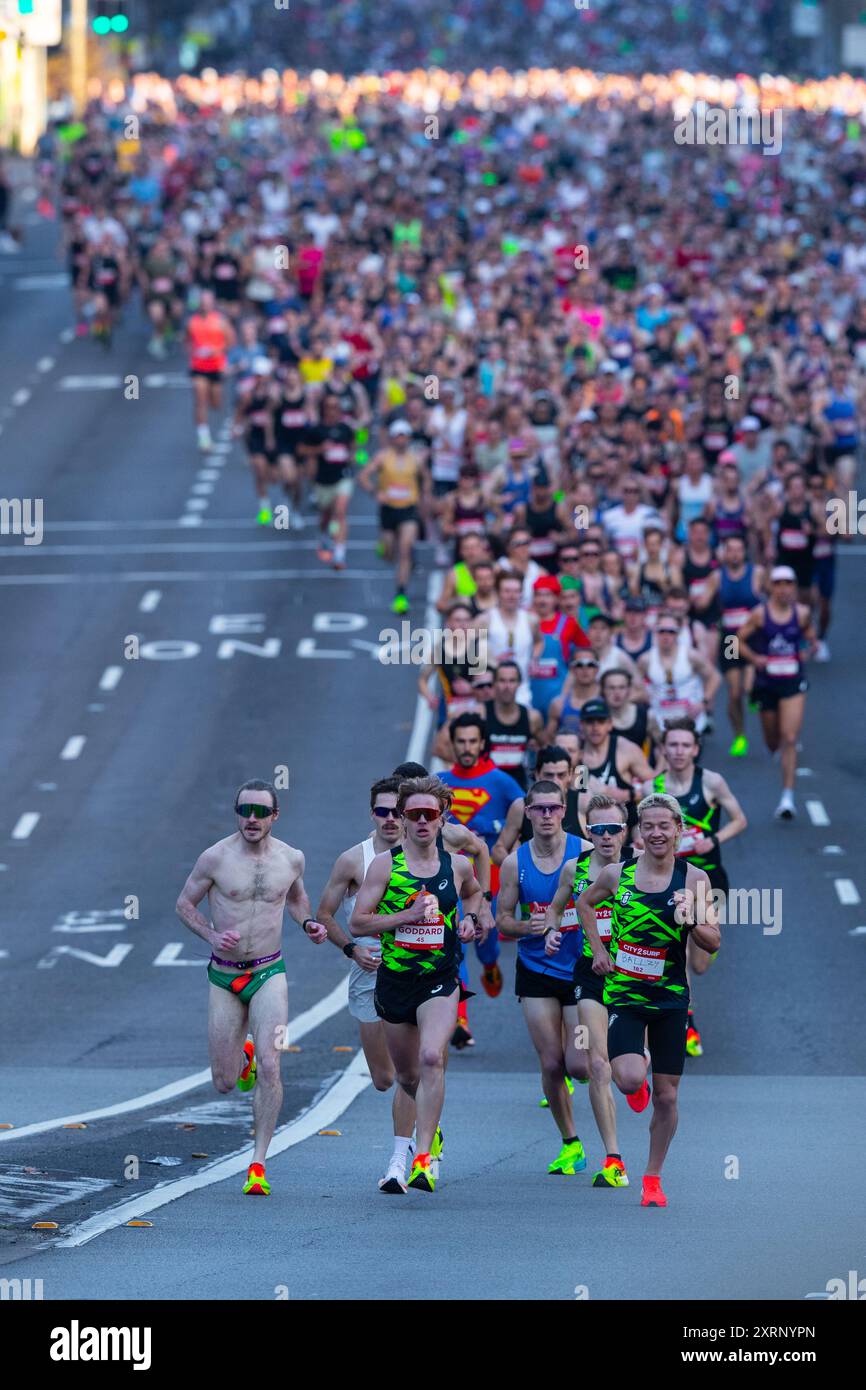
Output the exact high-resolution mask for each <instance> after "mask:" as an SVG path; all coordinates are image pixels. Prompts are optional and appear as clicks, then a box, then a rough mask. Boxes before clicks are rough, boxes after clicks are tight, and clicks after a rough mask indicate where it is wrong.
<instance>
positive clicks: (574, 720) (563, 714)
mask: <svg viewBox="0 0 866 1390" xmlns="http://www.w3.org/2000/svg"><path fill="white" fill-rule="evenodd" d="M580 711H581V706H580V705H573V704H572V703H571V696H570V695H566V697H565V701H564V703H563V706H562V709H561V710H560V712H559V728H558V730H557V732H558V733H560V734H579V733H580Z"/></svg>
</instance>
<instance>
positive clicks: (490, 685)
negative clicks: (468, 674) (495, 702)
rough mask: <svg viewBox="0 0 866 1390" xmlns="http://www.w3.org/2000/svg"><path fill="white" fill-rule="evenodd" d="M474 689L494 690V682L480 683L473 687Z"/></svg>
mask: <svg viewBox="0 0 866 1390" xmlns="http://www.w3.org/2000/svg"><path fill="white" fill-rule="evenodd" d="M472 689H473V690H492V689H493V681H478V682H477V683H476V684H475V685H473V687H472Z"/></svg>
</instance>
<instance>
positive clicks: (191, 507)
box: [186, 497, 208, 512]
mask: <svg viewBox="0 0 866 1390" xmlns="http://www.w3.org/2000/svg"><path fill="white" fill-rule="evenodd" d="M207 508H208V504H207V502H206V501H205V499H204V498H203V497H190V498H189V499H188V500H187V504H186V509H187V511H188V512H206V511H207Z"/></svg>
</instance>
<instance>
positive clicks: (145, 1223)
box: [126, 1221, 153, 1226]
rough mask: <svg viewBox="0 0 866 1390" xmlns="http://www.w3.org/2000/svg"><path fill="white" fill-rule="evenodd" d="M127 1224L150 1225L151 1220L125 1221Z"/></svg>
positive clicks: (151, 1223)
mask: <svg viewBox="0 0 866 1390" xmlns="http://www.w3.org/2000/svg"><path fill="white" fill-rule="evenodd" d="M126 1224H127V1226H152V1225H153V1222H152V1221H127V1223H126Z"/></svg>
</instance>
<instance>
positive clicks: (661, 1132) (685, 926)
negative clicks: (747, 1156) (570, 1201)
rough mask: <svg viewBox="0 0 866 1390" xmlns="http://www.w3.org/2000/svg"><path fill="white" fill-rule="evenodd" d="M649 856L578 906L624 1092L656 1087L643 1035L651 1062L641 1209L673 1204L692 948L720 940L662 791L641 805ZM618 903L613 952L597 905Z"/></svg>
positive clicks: (605, 876) (621, 868) (676, 810)
mask: <svg viewBox="0 0 866 1390" xmlns="http://www.w3.org/2000/svg"><path fill="white" fill-rule="evenodd" d="M638 827H639V830H640V835H641V838H642V840H643V842H644V846H645V849H644V853H643V854H642V855H641V856H640V857H639V858H638V859H635V860H633V861H632V862H631V863H629V864H612V865H610V866H609V867H608V868H606V869H603V870H602V872H601V873H600V874H599V876H598V878H597V879H596V880H595V882H594V883H592V884H590V886H589V888H587V889H586V890H585V891H584V892H583V893H582V894H581V896H580V898H579V899H578V904H577V910H578V913H579V916H580V921H581V925H582V926H583V929H584V931H585V932H586V935H587V937H588V938H589V941H590V945H591V948H592V968H593V971H594V973H595V974H597V975H601V976H603V977H604V982H605V983H604V1001H605V1003H606V1004H607V1005H608V1008H609V1010H610V1023H609V1028H608V1039H607V1042H608V1055H609V1057H610V1064H611V1072H612V1075H613V1079H614V1081H615V1082H616V1084H617V1086H618V1087H619V1089H620V1090H621V1091H622V1092H623V1093H624V1094H625V1095H634V1093H635V1092H638V1091H640V1090H641V1089H642V1088H643V1087H644V1086H646V1084H647V1080H646V1078H647V1059H646V1056H645V1054H644V1036H645V1035H646V1038H647V1042H648V1045H649V1052H650V1059H651V1063H652V1072H653V1084H652V1102H653V1118H652V1121H651V1123H650V1151H649V1161H648V1163H647V1170H646V1173H645V1175H644V1178H643V1191H642V1195H641V1206H644V1207H649V1206H660V1207H663V1206H667V1198H666V1196H665V1194H664V1192H663V1191H662V1186H661V1170H662V1164H663V1163H664V1160H665V1155H666V1154H667V1151H668V1148H669V1147H670V1143H671V1140H672V1139H673V1136H674V1134H675V1133H676V1128H677V1091H678V1088H679V1083H680V1078H681V1076H682V1072H683V1066H684V1064H685V1056H686V1020H687V1017H688V1003H689V990H688V983H687V981H686V942H687V940H688V937H689V934H690V933H691V934H692V935H693V936H694V938H695V942H696V944H697V945H698V946H700V947H701V949H702V950H704V951H717V950H718V949H719V944H720V942H721V933H720V932H719V928H718V924H717V921H716V915H715V910H714V907H713V902H712V896H711V892H712V890H711V887H710V881H709V878H708V877H707V875H706V874H705V873H704V871H703V870H702V869H696V868H695V867H694V865H693V864H689V863H687V862H686V861H685V860H683V859H680V860H679V861H677V857H676V851H677V847H678V845H679V841H680V838H681V836H682V833H683V816H682V811H681V810H680V805H679V802H678V801H677V800H676V798H675V797H673V796H667V795H665V794H663V793H659V792H654V793H653V794H652V795H650V796H646V797H644V799H643V801H641V803H640V805H639V806H638ZM607 900H612V901H613V917H612V933H611V952H610V954H608V951H607V949H606V948H605V946H604V945H603V944H602V941H601V938H600V935H599V932H598V928H597V926H596V908H597V907H598V906H599V905H600V904H601V903H603V902H605V901H607Z"/></svg>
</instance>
